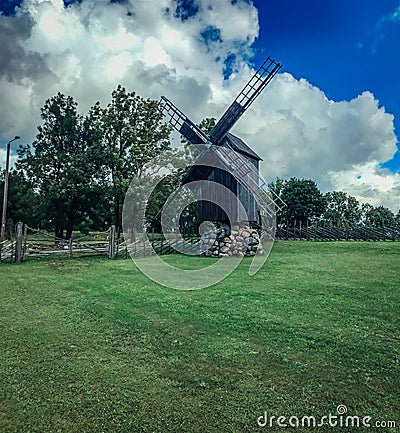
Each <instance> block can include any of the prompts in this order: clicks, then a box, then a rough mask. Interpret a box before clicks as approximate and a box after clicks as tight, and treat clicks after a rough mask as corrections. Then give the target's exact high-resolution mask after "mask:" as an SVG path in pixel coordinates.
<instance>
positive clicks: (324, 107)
mask: <svg viewBox="0 0 400 433" xmlns="http://www.w3.org/2000/svg"><path fill="white" fill-rule="evenodd" d="M0 10H2V11H3V16H0V40H1V44H0V98H1V101H2V102H3V101H5V103H4V102H3V104H0V166H3V165H4V164H3V161H4V157H5V155H4V152H5V144H6V143H7V141H8V140H9V139H10V138H11V137H13V136H14V135H19V136H21V140H20V142H21V143H30V142H32V141H33V140H34V138H35V134H36V127H37V126H38V125H39V124H40V121H41V120H40V108H41V107H42V106H43V103H44V101H45V100H46V99H47V98H50V97H51V96H53V95H55V94H56V93H57V92H59V91H61V92H63V93H65V94H68V95H71V96H73V97H74V99H75V100H76V101H77V102H78V104H79V109H80V111H81V112H82V113H85V112H87V110H88V109H89V108H90V106H91V105H93V104H94V103H95V102H96V101H97V100H99V101H100V102H101V103H102V104H107V103H108V102H109V99H110V95H111V92H112V91H113V90H114V89H115V88H116V87H117V85H118V84H122V85H123V86H125V87H126V88H127V89H129V90H134V91H136V92H137V93H138V94H140V95H141V96H143V97H148V98H153V99H159V98H160V96H161V95H165V96H167V97H168V98H169V99H171V100H173V101H174V102H175V104H176V105H177V106H178V107H180V108H181V109H182V111H184V112H185V113H186V114H187V115H189V116H190V117H191V118H192V119H193V121H195V122H199V121H200V120H201V119H202V118H204V117H206V116H214V117H217V118H218V117H219V116H221V115H222V113H223V112H224V110H225V109H226V107H227V106H228V105H229V104H230V103H231V101H232V100H233V99H234V98H235V96H236V95H237V94H238V92H239V91H240V90H241V89H242V88H243V86H244V84H245V83H246V81H247V80H248V79H249V78H250V77H251V75H252V74H253V73H254V68H257V67H258V66H259V65H260V63H261V62H262V61H263V60H264V58H265V57H266V56H267V55H270V56H271V57H273V58H275V59H277V60H279V61H280V62H282V63H283V68H282V70H281V73H280V74H278V75H277V76H276V77H275V78H274V80H273V81H272V82H271V83H270V85H269V86H268V87H267V88H266V89H265V91H264V92H263V93H262V94H261V95H260V96H259V97H258V98H257V100H256V101H255V102H254V104H253V105H252V107H251V108H250V109H249V110H248V111H247V112H246V113H245V114H244V115H243V116H242V118H241V119H240V121H239V122H238V123H237V124H236V125H235V127H234V129H233V132H234V133H235V134H237V135H239V136H240V137H242V138H243V139H244V140H245V141H246V142H247V143H248V144H249V145H250V146H251V147H252V148H253V149H254V150H255V151H256V152H257V153H258V154H259V155H260V156H261V157H262V159H263V162H262V166H261V170H262V173H263V175H264V177H265V178H266V179H267V180H272V179H274V178H275V177H276V176H279V177H283V178H288V177H291V176H296V177H300V178H303V177H304V178H309V179H313V180H315V181H316V182H317V183H318V185H319V187H320V189H321V191H322V192H326V191H333V190H341V191H345V192H347V193H349V194H351V195H353V196H355V197H356V198H357V199H358V200H360V201H362V202H370V203H371V204H373V205H381V204H382V205H385V206H388V207H390V208H391V209H393V210H394V211H395V212H397V210H398V209H399V207H400V155H399V152H398V150H397V149H398V146H399V143H398V138H397V136H396V132H397V134H399V135H400V133H399V131H400V98H399V95H400V79H399V74H398V71H399V66H400V56H398V55H397V52H398V45H399V43H400V0H382V1H378V0H347V1H345V0H303V1H299V0H281V1H272V0H254V2H253V1H251V0H146V1H144V0H114V1H107V0H80V1H74V0H68V2H66V1H65V0H64V1H63V0H46V1H44V0H3V1H1V0H0ZM178 141H179V140H178ZM15 149H16V143H13V148H12V158H13V160H15ZM396 151H397V152H396Z"/></svg>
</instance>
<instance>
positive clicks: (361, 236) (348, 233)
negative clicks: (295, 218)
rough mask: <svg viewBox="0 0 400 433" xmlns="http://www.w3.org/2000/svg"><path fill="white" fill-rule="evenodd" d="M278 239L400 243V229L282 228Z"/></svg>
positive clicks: (315, 226) (363, 227)
mask: <svg viewBox="0 0 400 433" xmlns="http://www.w3.org/2000/svg"><path fill="white" fill-rule="evenodd" d="M275 238H276V239H284V240H310V241H349V240H354V241H400V227H399V226H395V227H378V228H374V227H368V226H359V227H333V226H323V225H321V226H319V225H317V224H315V225H312V226H303V227H302V226H301V224H298V225H294V226H293V227H288V226H285V227H280V228H278V229H277V230H276V235H275Z"/></svg>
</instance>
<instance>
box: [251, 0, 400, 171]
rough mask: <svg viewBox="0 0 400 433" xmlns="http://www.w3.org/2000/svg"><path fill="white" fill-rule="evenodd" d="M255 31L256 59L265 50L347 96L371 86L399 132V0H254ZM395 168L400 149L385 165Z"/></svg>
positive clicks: (335, 94) (329, 91)
mask: <svg viewBox="0 0 400 433" xmlns="http://www.w3.org/2000/svg"><path fill="white" fill-rule="evenodd" d="M254 4H255V5H256V7H257V8H258V11H259V20H260V36H259V38H258V40H257V42H256V43H255V47H256V48H257V55H256V57H255V63H257V64H258V63H260V61H262V58H263V57H265V55H266V54H268V53H270V54H271V55H272V56H275V57H276V58H278V59H279V60H281V62H282V63H283V65H284V67H283V70H287V71H289V72H290V73H291V74H293V75H294V76H295V77H297V78H302V77H304V78H306V79H307V80H308V81H310V82H311V83H313V84H314V85H316V86H318V87H319V88H320V89H323V90H324V92H325V93H326V95H327V96H328V97H329V98H332V99H334V100H338V101H339V100H342V99H345V100H349V99H351V98H353V97H355V96H357V95H358V94H361V93H362V92H363V91H364V90H369V91H371V92H372V93H373V94H374V95H375V97H376V98H377V99H378V100H379V102H380V104H381V105H383V106H385V108H386V110H387V111H388V112H389V113H392V114H393V115H394V116H395V126H396V132H397V135H398V136H399V135H400V55H399V50H400V2H399V1H398V0H384V1H378V0H324V1H321V0H302V1H265V0H255V1H254ZM384 166H386V167H388V168H390V169H391V170H393V171H395V170H400V152H397V154H396V155H395V157H394V158H393V160H391V161H390V162H387V163H386V164H384Z"/></svg>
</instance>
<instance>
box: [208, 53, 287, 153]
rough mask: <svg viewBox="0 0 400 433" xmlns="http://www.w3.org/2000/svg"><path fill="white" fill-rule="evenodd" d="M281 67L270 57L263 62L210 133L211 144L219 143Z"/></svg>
mask: <svg viewBox="0 0 400 433" xmlns="http://www.w3.org/2000/svg"><path fill="white" fill-rule="evenodd" d="M281 67H282V65H281V64H280V63H277V62H275V60H272V59H271V58H270V57H268V58H267V60H265V62H264V63H263V64H262V65H261V66H260V68H259V69H258V71H257V72H256V73H255V74H254V76H253V77H252V78H251V79H250V81H249V82H248V83H247V84H246V86H245V88H244V89H243V90H242V91H241V92H240V94H239V96H238V97H237V98H236V99H235V100H234V101H233V103H232V104H231V105H230V106H229V108H228V109H227V110H226V111H225V113H224V115H223V116H222V117H221V119H220V120H219V121H218V122H217V124H216V125H215V126H214V128H213V129H212V131H211V132H210V141H211V142H212V143H213V144H220V143H221V141H222V140H223V138H224V137H225V135H226V134H227V133H228V132H229V130H230V129H231V128H232V127H233V125H234V124H235V123H236V122H237V121H238V120H239V118H240V116H241V115H242V114H243V113H244V112H245V111H246V110H247V108H249V106H250V105H251V104H252V102H253V101H254V100H255V99H256V98H257V96H258V95H259V94H260V93H261V92H262V91H263V90H264V88H265V87H266V86H267V84H268V83H269V82H270V81H271V80H272V78H273V77H274V76H275V74H276V73H277V72H278V71H279V69H280V68H281Z"/></svg>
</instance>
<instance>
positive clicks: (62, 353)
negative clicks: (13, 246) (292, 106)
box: [0, 241, 400, 433]
mask: <svg viewBox="0 0 400 433" xmlns="http://www.w3.org/2000/svg"><path fill="white" fill-rule="evenodd" d="M55 260H57V261H55ZM168 260H169V261H170V262H171V263H179V264H181V265H182V266H185V267H187V268H193V267H196V266H203V265H204V263H205V262H204V261H205V260H207V259H204V258H196V257H182V256H177V255H175V256H169V257H168ZM249 263H250V261H249V260H247V259H246V260H244V261H243V262H242V264H241V265H240V266H239V268H238V269H236V271H235V272H234V273H233V274H232V275H231V276H229V277H228V278H227V279H226V280H224V281H222V282H221V283H219V284H217V285H215V286H213V287H209V288H207V289H203V290H198V291H189V292H182V291H175V290H172V289H168V288H165V287H162V286H159V285H157V284H155V283H153V282H152V281H150V280H148V279H147V278H146V277H145V276H144V275H142V274H141V273H140V272H139V271H138V270H137V269H136V267H135V265H134V263H133V262H132V261H130V260H116V261H110V260H107V259H105V258H104V259H103V258H84V259H72V260H68V259H62V260H61V259H41V260H30V261H28V262H26V263H23V264H21V265H8V264H2V265H0V278H1V279H0V296H1V302H0V332H1V334H0V335H1V345H0V433H11V432H18V433H33V432H35V433H36V432H37V433H50V432H68V433H71V432H96V433H100V432H107V433H108V432H109V433H119V432H126V433H128V432H129V433H136V432H146V433H150V432H160V433H161V432H171V433H179V432H199V433H200V432H202V433H203V432H216V433H224V432H232V433H233V432H234V433H238V432H256V431H275V432H277V431H281V430H280V429H279V428H278V427H277V426H275V427H274V428H268V427H265V428H264V429H262V428H261V427H259V426H258V425H257V418H258V417H259V416H261V415H263V414H264V412H267V413H268V414H269V415H275V416H279V415H286V416H287V417H289V416H291V415H293V416H298V417H300V418H301V417H302V416H304V415H314V416H315V417H321V416H324V415H328V414H329V413H332V414H334V415H336V407H337V406H338V405H340V404H344V405H346V406H347V408H348V414H349V415H358V416H360V417H362V416H367V415H369V416H371V418H372V420H374V421H375V420H394V421H396V423H397V426H399V425H400V413H399V408H400V392H399V390H400V369H399V359H400V356H399V355H400V346H399V340H400V338H399V329H400V327H399V321H400V302H399V301H400V243H390V242H378V243H372V242H371V243H369V242H364V243H361V242H348V243H345V242H342V243H340V242H332V243H311V242H283V241H280V242H279V241H278V242H276V243H275V245H274V247H273V250H272V252H271V255H270V257H269V259H268V261H267V262H266V264H265V265H264V267H263V268H262V269H261V270H260V272H259V273H258V274H256V275H255V276H253V277H250V276H248V274H247V270H248V266H249ZM284 430H285V429H284ZM294 430H296V429H294ZM298 430H299V431H303V430H302V429H298ZM307 431H318V432H325V431H326V432H332V431H335V429H332V428H331V427H328V426H324V427H319V428H316V429H307ZM338 431H346V432H358V431H371V429H363V428H359V429H356V428H353V429H345V428H339V429H338ZM379 431H398V430H396V429H384V428H383V429H379Z"/></svg>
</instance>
